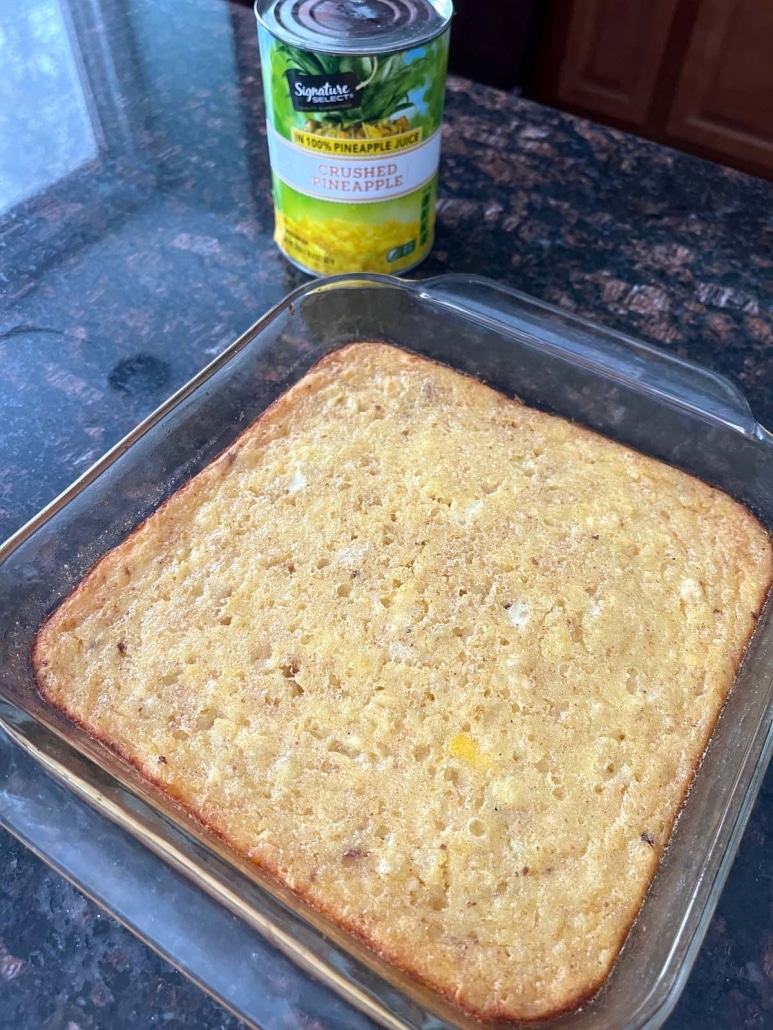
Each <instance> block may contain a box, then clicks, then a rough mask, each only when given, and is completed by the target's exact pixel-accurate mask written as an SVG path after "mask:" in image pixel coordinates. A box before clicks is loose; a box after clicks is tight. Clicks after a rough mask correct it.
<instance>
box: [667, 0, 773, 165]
mask: <svg viewBox="0 0 773 1030" xmlns="http://www.w3.org/2000/svg"><path fill="white" fill-rule="evenodd" d="M667 132H668V134H669V136H670V137H672V139H674V140H677V141H678V140H687V141H689V142H691V143H695V144H698V145H699V146H701V147H707V148H710V149H711V150H713V151H717V152H719V153H720V154H723V155H726V156H728V157H730V158H732V159H734V160H735V161H736V162H739V163H742V164H744V163H745V164H747V165H751V166H752V167H754V166H757V169H756V170H760V171H763V172H764V171H765V170H767V173H768V174H769V173H770V171H771V170H773V2H772V0H702V3H701V5H700V7H699V10H698V16H697V18H696V21H695V26H694V29H693V33H692V37H691V39H690V45H689V47H688V50H687V55H686V59H685V63H684V67H683V70H682V74H681V77H680V79H679V84H678V86H677V91H676V95H675V98H674V103H673V106H672V108H671V113H670V116H669V119H668V123H667Z"/></svg>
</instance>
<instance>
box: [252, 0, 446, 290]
mask: <svg viewBox="0 0 773 1030" xmlns="http://www.w3.org/2000/svg"><path fill="white" fill-rule="evenodd" d="M255 13H256V15H257V19H258V38H259V42H260V59H261V67H262V73H263V89H264V93H265V99H266V124H267V136H268V146H269V155H270V158H271V176H272V186H273V195H274V211H275V217H276V229H275V232H274V239H275V240H276V243H277V244H278V246H279V248H280V249H281V250H282V252H283V253H284V254H285V256H286V257H287V258H289V260H290V261H292V262H293V264H295V265H297V266H298V267H299V268H301V269H302V270H303V271H305V272H310V273H311V274H313V275H330V274H333V273H336V272H404V271H406V270H407V269H409V268H412V267H413V266H414V265H417V264H418V263H419V262H420V261H422V260H423V259H424V258H425V257H426V256H427V254H428V253H429V251H430V249H431V248H432V243H433V239H434V230H435V203H436V199H437V172H438V162H439V159H440V127H441V122H442V118H443V101H444V98H445V79H446V63H447V58H448V35H449V22H450V18H451V14H452V5H451V2H450V0H257V2H256V4H255Z"/></svg>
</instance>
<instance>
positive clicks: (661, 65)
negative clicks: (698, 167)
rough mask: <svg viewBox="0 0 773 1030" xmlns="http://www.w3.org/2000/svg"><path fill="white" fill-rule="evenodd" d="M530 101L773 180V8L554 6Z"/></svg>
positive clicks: (672, 0) (748, 3)
mask: <svg viewBox="0 0 773 1030" xmlns="http://www.w3.org/2000/svg"><path fill="white" fill-rule="evenodd" d="M533 66H534V72H533V74H532V76H531V79H530V81H529V83H528V84H527V87H526V90H525V92H526V94H527V95H530V96H533V97H535V98H536V99H539V100H542V101H544V102H546V103H550V104H553V105H554V106H556V107H563V108H567V109H569V110H573V111H577V112H579V113H581V114H586V115H589V116H590V117H592V118H595V119H596V120H598V121H606V122H609V123H611V124H613V125H619V126H621V127H623V128H627V129H632V130H633V131H635V132H639V133H640V134H642V135H644V136H648V137H650V138H652V139H656V140H659V141H661V142H664V143H668V144H670V145H672V146H676V147H682V148H683V149H686V150H692V151H694V152H696V153H699V154H701V155H703V156H705V157H710V158H714V159H715V160H718V161H722V162H724V163H726V164H732V165H736V166H737V167H740V168H742V169H744V170H746V171H750V172H752V173H755V174H758V175H764V176H767V177H769V178H773V0H548V2H547V3H546V4H545V6H544V9H543V18H542V25H541V30H540V33H539V37H538V42H537V45H536V50H535V55H534V60H533Z"/></svg>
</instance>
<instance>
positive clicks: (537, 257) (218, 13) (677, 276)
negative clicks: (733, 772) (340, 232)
mask: <svg viewBox="0 0 773 1030" xmlns="http://www.w3.org/2000/svg"><path fill="white" fill-rule="evenodd" d="M257 61H258V54H257V41H256V34H255V25H254V16H253V14H252V12H251V10H250V9H249V8H248V7H245V6H241V5H236V4H228V3H226V2H224V0H187V2H186V3H184V4H179V3H172V2H171V0H163V2H162V0H33V2H31V3H29V4H27V5H17V4H13V3H12V2H11V0H0V64H2V67H3V75H2V77H0V79H1V80H2V81H0V425H1V426H2V431H1V432H0V539H3V538H5V537H7V536H8V535H10V533H12V532H13V531H14V530H15V529H17V528H18V527H19V526H20V525H22V524H23V522H24V521H25V520H26V519H27V518H29V517H30V516H32V515H33V514H34V513H35V512H36V511H38V510H39V509H40V508H41V507H42V506H43V505H44V504H46V503H47V502H48V501H49V500H51V498H52V497H54V496H55V495H56V493H57V492H58V491H60V490H61V489H62V488H64V487H65V486H66V485H68V484H69V483H70V482H71V481H72V480H73V479H74V478H75V477H76V476H77V475H79V474H80V473H81V472H83V471H84V470H85V469H86V468H87V467H88V466H89V465H90V464H91V463H92V462H93V461H94V459H95V458H97V457H98V456H99V455H100V454H102V453H104V451H105V450H107V448H108V447H109V446H111V445H112V444H113V443H115V442H116V441H117V440H119V439H120V438H121V437H122V436H123V435H124V434H125V433H126V432H127V431H128V430H129V429H131V428H132V427H133V426H134V425H135V424H136V423H137V422H138V421H139V420H140V419H141V418H142V417H143V416H144V415H146V414H147V413H148V412H149V411H151V410H152V409H153V408H154V407H155V406H156V405H157V404H158V403H159V402H160V401H161V400H163V399H164V398H165V397H166V396H168V395H169V394H170V393H171V392H172V391H173V390H174V389H176V388H177V387H179V386H180V385H181V384H182V383H184V382H185V381H186V380H187V379H188V378H190V376H191V375H192V374H193V373H194V372H196V371H197V370H198V369H200V368H201V367H202V366H203V365H204V364H206V363H207V362H208V361H209V360H211V359H212V357H214V356H215V355H217V354H218V353H219V352H220V351H221V350H222V349H223V347H224V346H225V345H227V344H228V343H229V342H230V341H231V340H233V339H234V338H235V337H236V336H237V335H238V334H239V333H240V332H241V331H242V330H244V329H245V328H246V327H247V326H248V325H249V324H250V323H251V322H253V321H254V320H255V319H256V318H257V317H258V316H259V315H260V314H262V313H263V312H264V311H265V310H266V309H267V308H268V307H270V306H271V305H272V304H274V303H275V302H277V301H278V300H279V299H280V298H281V297H282V296H283V295H284V294H285V293H286V292H287V291H288V290H289V289H291V288H292V287H294V286H296V285H298V284H299V283H300V282H302V281H304V278H305V277H304V276H302V275H301V273H299V272H298V271H296V270H295V269H293V268H292V267H290V266H289V265H288V264H287V263H286V262H285V261H284V259H283V258H282V257H281V256H280V255H279V253H278V252H277V250H276V248H275V247H274V245H273V243H272V241H271V233H272V227H273V215H272V205H271V195H270V181H269V169H268V156H267V151H266V145H265V130H264V126H263V102H262V95H261V89H260V81H259V70H258V64H257ZM440 182H441V191H440V202H439V209H438V234H437V241H436V245H435V249H434V251H433V253H432V255H431V256H430V258H429V259H428V260H427V261H426V262H425V264H424V265H422V266H421V268H420V269H418V270H417V272H416V273H415V274H416V275H417V276H420V277H425V276H431V275H435V274H438V273H441V272H445V271H455V272H470V273H476V274H482V275H487V276H490V277H492V278H495V279H499V280H502V281H504V282H506V283H509V284H511V285H513V286H516V287H518V288H520V289H522V290H524V291H526V292H528V293H532V294H534V295H536V296H538V297H541V298H543V299H545V300H548V301H551V302H553V303H555V304H558V305H560V306H562V307H565V308H567V309H569V310H574V311H577V312H579V313H580V314H582V315H585V316H589V317H591V318H595V319H597V320H600V321H603V322H604V323H606V324H607V325H611V326H613V327H616V328H620V329H623V330H626V331H628V332H631V333H633V334H635V335H639V336H642V337H644V338H645V339H648V340H650V341H653V342H654V343H656V344H658V345H660V346H663V347H664V348H666V349H667V350H670V351H673V352H676V353H679V354H681V355H683V356H686V357H689V358H692V359H694V360H697V361H700V362H703V363H705V364H707V365H709V366H710V367H712V368H714V369H715V370H717V371H719V372H722V373H723V374H725V375H728V376H729V377H730V378H731V379H733V380H734V381H735V382H737V383H738V384H739V385H740V386H741V388H742V389H743V391H744V392H745V394H746V396H747V397H748V398H749V401H750V403H751V406H752V409H753V411H754V413H755V415H756V416H757V418H758V419H759V420H760V421H761V422H762V423H763V424H766V425H767V426H769V427H771V428H773V245H772V244H773V220H772V218H771V215H772V214H773V184H770V183H766V182H763V181H761V180H756V179H752V178H749V177H747V176H744V175H742V174H740V173H737V172H734V171H729V170H726V169H723V168H720V167H719V166H717V165H713V164H710V163H705V162H702V161H699V160H696V159H694V158H691V157H688V156H686V155H683V154H677V153H675V152H672V151H669V150H666V149H663V148H661V147H659V146H656V145H652V144H648V143H645V142H642V141H641V140H637V139H634V138H631V137H628V136H626V135H624V134H622V133H619V132H615V131H613V130H609V129H606V128H600V127H598V126H595V125H592V124H591V123H588V122H585V121H582V120H580V119H576V118H573V117H570V116H567V115H564V114H561V113H558V112H556V111H553V110H550V109H547V108H543V107H540V106H538V105H535V104H533V103H530V102H526V101H523V100H520V99H518V98H517V97H512V96H507V95H505V94H503V93H499V92H496V91H494V90H492V89H489V88H485V87H481V86H476V85H473V84H471V83H469V82H466V81H465V80H461V79H453V80H451V81H450V83H449V90H448V102H447V117H446V121H445V127H444V133H443V157H442V162H441V178H440ZM6 746H8V745H6V744H5V742H2V747H6ZM0 855H2V872H0V885H2V892H1V893H0V981H2V982H3V992H2V996H0V1025H2V1026H9V1027H11V1026H12V1027H14V1028H16V1030H28V1028H29V1030H32V1028H34V1030H39V1028H48V1030H58V1028H61V1030H64V1028H67V1027H77V1028H81V1030H87V1028H89V1030H91V1028H108V1027H110V1028H113V1027H122V1028H127V1030H132V1028H140V1027H143V1028H144V1027H146V1026H149V1025H154V1024H155V1023H159V1024H160V1023H163V1024H165V1025H167V1026H169V1027H201V1028H204V1027H207V1028H214V1027H228V1028H229V1030H230V1028H232V1027H236V1026H238V1025H240V1024H239V1023H238V1020H236V1019H235V1018H234V1017H232V1016H230V1015H228V1014H227V1013H226V1012H224V1011H223V1010H221V1009H220V1008H219V1007H218V1006H217V1005H216V1004H215V1003H214V1002H211V1001H209V1000H208V999H206V998H205V996H204V995H203V993H202V992H201V991H200V990H199V989H198V988H197V987H195V986H193V985H192V984H190V983H189V982H188V981H187V980H185V979H184V978H183V977H182V976H180V975H179V974H178V973H176V972H174V971H172V970H171V969H170V968H169V967H168V966H167V965H165V964H164V963H163V962H162V961H161V960H160V959H158V958H156V957H155V956H153V955H152V953H151V952H150V951H149V950H148V949H147V948H146V947H145V946H144V945H142V944H140V943H138V942H137V941H136V940H135V939H134V938H133V937H132V936H131V935H130V934H128V933H127V932H126V931H124V930H123V929H121V927H120V926H119V925H118V924H117V923H115V922H114V921H113V920H112V919H110V918H109V917H107V916H104V915H102V914H101V913H100V912H99V911H98V910H97V909H96V907H95V906H94V905H92V904H91V903H90V902H87V901H85V900H84V899H83V898H82V897H81V896H80V895H79V894H78V893H77V892H76V891H75V890H74V889H73V888H71V887H69V886H68V885H67V884H66V883H65V882H64V881H63V880H62V879H61V878H60V877H58V876H57V875H56V874H55V873H53V872H51V871H49V870H48V869H47V868H45V867H44V866H42V865H41V864H40V862H39V861H38V860H37V859H35V858H34V857H33V856H32V855H31V854H30V853H29V852H28V851H27V850H26V849H25V848H23V847H22V846H21V845H19V844H17V843H16V842H15V841H13V839H12V838H10V837H9V836H8V835H7V834H3V835H2V836H0ZM772 914H773V774H771V775H769V776H768V778H767V781H766V783H765V785H764V787H763V790H762V794H761V796H760V799H759V801H758V803H757V805H756V807H755V809H754V811H753V813H752V816H751V820H750V823H749V827H748V829H747V832H746V836H745V838H744V842H743V845H742V848H741V852H740V855H739V858H738V859H737V861H736V863H735V865H734V868H733V870H732V872H731V875H730V879H729V881H728V885H727V887H726V889H725V891H724V894H723V896H722V899H721V901H720V905H719V909H718V913H717V915H716V916H715V918H714V920H713V922H712V925H711V927H710V930H709V934H708V937H707V940H706V943H705V944H704V946H703V949H702V951H701V953H700V956H699V958H698V961H697V964H696V967H695V970H694V972H693V974H692V977H691V979H690V982H689V983H688V986H687V989H686V991H685V993H684V995H683V997H682V1000H681V1002H680V1003H679V1006H678V1008H677V1010H676V1012H675V1014H674V1015H673V1016H672V1017H671V1020H670V1021H669V1023H668V1024H667V1025H668V1026H669V1027H671V1028H672V1030H676V1028H689V1030H697V1028H699V1027H700V1028H701V1030H703V1028H705V1027H707V1026H711V1027H715V1028H718V1030H725V1028H727V1030H731V1028H732V1030H736V1028H752V1027H761V1026H764V1025H770V1021H771V1020H773V933H771V929H770V927H771V925H773V924H772V923H771V915H772ZM304 1012H306V1010H305V1009H303V1007H302V1005H301V1003H300V1002H299V1003H298V1006H295V1007H294V1003H293V1005H291V1004H289V1003H288V1007H287V1012H286V1014H285V1016H284V1017H283V1018H284V1019H285V1022H283V1023H282V1024H281V1025H283V1026H285V1025H286V1026H291V1025H293V1026H295V1025H316V1026H320V1025H321V1024H319V1023H318V1022H317V1023H313V1024H312V1022H311V1020H312V1018H313V1017H312V1016H311V1015H309V1014H308V1013H306V1014H305V1015H304V1014H303V1013H304ZM277 1025H279V1024H277Z"/></svg>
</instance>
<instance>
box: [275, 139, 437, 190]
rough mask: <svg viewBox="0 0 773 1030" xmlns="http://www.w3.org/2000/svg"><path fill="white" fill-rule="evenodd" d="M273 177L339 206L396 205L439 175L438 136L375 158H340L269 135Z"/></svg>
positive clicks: (292, 187)
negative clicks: (382, 203)
mask: <svg viewBox="0 0 773 1030" xmlns="http://www.w3.org/2000/svg"><path fill="white" fill-rule="evenodd" d="M268 144H269V153H270V157H271V168H272V169H273V171H274V173H275V174H276V175H277V176H278V177H279V178H280V179H281V180H282V182H284V183H285V184H286V185H287V186H289V187H290V188H291V189H294V190H297V191H298V192H299V193H303V194H305V195H306V196H310V197H316V198H317V199H319V200H332V201H336V202H338V203H340V204H372V203H374V202H376V201H379V200H396V199H397V198H399V197H404V196H406V195H407V194H409V193H414V192H415V191H416V190H419V189H421V188H422V187H423V186H426V184H427V183H428V182H431V181H432V179H433V178H434V177H435V175H436V174H437V168H438V162H439V159H440V133H439V132H437V133H435V134H434V135H432V136H431V137H430V138H429V139H428V140H424V141H422V142H421V143H419V144H418V145H417V146H414V147H410V148H406V149H405V150H404V151H398V152H397V153H395V154H378V155H377V156H375V157H358V158H353V157H349V156H347V157H338V156H337V155H332V154H318V153H316V152H314V151H310V150H306V149H305V148H304V147H300V146H298V145H296V144H294V143H291V142H290V141H288V140H286V139H285V138H284V137H283V136H279V135H278V134H277V133H275V132H272V131H270V130H269V133H268Z"/></svg>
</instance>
